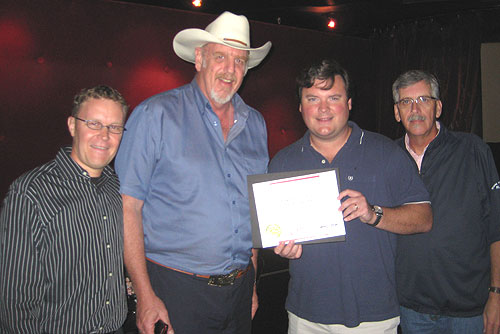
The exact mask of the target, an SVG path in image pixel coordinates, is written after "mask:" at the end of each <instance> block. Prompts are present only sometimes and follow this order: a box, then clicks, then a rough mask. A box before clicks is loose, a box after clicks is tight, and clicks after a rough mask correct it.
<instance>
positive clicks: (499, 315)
mask: <svg viewBox="0 0 500 334" xmlns="http://www.w3.org/2000/svg"><path fill="white" fill-rule="evenodd" d="M483 323H484V331H483V333H486V334H498V333H499V332H500V294H498V293H495V292H490V297H489V298H488V301H487V302H486V306H485V308H484V313H483Z"/></svg>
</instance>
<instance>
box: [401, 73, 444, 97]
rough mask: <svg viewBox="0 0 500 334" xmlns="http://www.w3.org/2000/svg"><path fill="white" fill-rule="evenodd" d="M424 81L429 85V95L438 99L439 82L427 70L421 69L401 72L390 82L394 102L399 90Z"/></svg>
mask: <svg viewBox="0 0 500 334" xmlns="http://www.w3.org/2000/svg"><path fill="white" fill-rule="evenodd" d="M420 81H424V82H425V83H426V84H428V85H429V86H430V87H431V95H432V97H435V98H436V99H439V82H438V80H437V78H436V77H435V76H434V75H433V74H431V73H428V72H425V71H421V70H411V71H407V72H404V73H403V74H401V75H400V76H399V77H398V78H397V79H396V81H394V83H393V84H392V98H393V99H394V103H398V101H399V90H400V89H401V88H406V87H409V86H412V85H414V84H416V83H417V82H420Z"/></svg>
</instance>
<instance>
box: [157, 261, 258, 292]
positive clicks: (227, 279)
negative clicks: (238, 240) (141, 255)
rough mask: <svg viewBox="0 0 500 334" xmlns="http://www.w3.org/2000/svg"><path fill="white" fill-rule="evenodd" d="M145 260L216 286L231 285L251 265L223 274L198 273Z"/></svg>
mask: <svg viewBox="0 0 500 334" xmlns="http://www.w3.org/2000/svg"><path fill="white" fill-rule="evenodd" d="M147 260H148V261H150V262H153V263H155V264H157V265H159V266H162V267H163V268H167V269H170V270H173V271H177V272H179V273H183V274H186V275H190V276H194V277H198V278H204V279H206V280H207V281H208V282H207V283H208V285H210V286H218V287H222V286H227V285H233V284H234V281H235V280H236V279H237V278H240V277H243V276H244V275H245V274H246V273H247V272H248V271H249V270H250V267H251V266H252V263H250V264H249V265H248V266H247V267H246V268H245V269H235V270H233V271H231V272H230V273H229V274H225V275H200V274H195V273H190V272H188V271H185V270H180V269H176V268H172V267H169V266H165V265H163V264H160V263H158V262H156V261H153V260H151V259H147Z"/></svg>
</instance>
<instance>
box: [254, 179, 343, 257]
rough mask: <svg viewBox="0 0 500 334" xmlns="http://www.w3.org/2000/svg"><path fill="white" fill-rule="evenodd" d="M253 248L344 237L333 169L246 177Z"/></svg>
mask: <svg viewBox="0 0 500 334" xmlns="http://www.w3.org/2000/svg"><path fill="white" fill-rule="evenodd" d="M248 188H249V200H250V215H251V220H252V239H253V245H254V247H256V248H260V247H262V248H267V247H274V246H277V245H278V244H279V242H280V241H286V240H295V243H311V242H329V241H342V240H345V226H344V220H343V217H342V212H340V211H338V208H339V207H340V201H339V200H338V199H337V197H338V195H339V187H338V177H337V171H336V170H335V169H324V170H315V171H300V172H288V173H272V174H261V175H250V176H248Z"/></svg>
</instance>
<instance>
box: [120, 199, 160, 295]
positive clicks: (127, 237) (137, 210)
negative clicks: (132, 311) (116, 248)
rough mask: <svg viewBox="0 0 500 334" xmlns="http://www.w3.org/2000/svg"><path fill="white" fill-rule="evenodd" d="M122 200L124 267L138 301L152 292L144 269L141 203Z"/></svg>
mask: <svg viewBox="0 0 500 334" xmlns="http://www.w3.org/2000/svg"><path fill="white" fill-rule="evenodd" d="M122 198H123V225H124V260H125V267H126V268H127V272H128V274H129V276H130V279H131V280H132V285H133V287H134V292H135V294H136V295H137V298H138V299H139V298H142V297H143V296H147V295H148V294H150V293H152V291H153V289H152V287H151V283H150V281H149V275H148V272H147V268H146V255H145V251H144V231H143V227H142V205H143V202H142V201H140V200H138V199H135V198H133V197H130V196H127V195H122Z"/></svg>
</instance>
